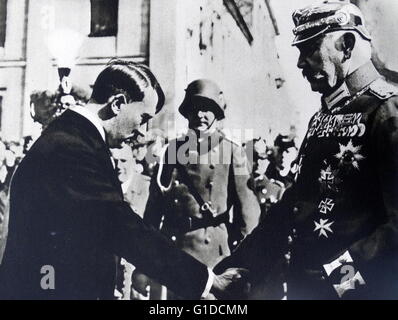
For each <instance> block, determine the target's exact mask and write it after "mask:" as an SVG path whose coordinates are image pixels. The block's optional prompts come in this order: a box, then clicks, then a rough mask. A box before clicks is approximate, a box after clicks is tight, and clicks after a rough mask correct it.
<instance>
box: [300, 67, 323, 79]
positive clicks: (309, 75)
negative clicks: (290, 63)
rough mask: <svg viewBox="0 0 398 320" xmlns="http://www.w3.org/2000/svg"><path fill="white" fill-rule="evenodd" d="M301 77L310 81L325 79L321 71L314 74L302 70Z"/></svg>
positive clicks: (313, 72) (307, 70)
mask: <svg viewBox="0 0 398 320" xmlns="http://www.w3.org/2000/svg"><path fill="white" fill-rule="evenodd" d="M302 75H303V77H304V78H307V79H311V80H320V79H322V78H325V77H326V74H324V72H322V71H317V72H315V71H312V70H309V69H304V70H303V71H302Z"/></svg>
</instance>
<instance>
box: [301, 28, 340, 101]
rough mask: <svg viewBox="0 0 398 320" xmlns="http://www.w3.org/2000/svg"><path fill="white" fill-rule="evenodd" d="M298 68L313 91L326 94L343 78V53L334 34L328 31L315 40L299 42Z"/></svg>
mask: <svg viewBox="0 0 398 320" xmlns="http://www.w3.org/2000/svg"><path fill="white" fill-rule="evenodd" d="M297 47H298V49H299V51H300V57H299V60H298V63H297V66H298V68H300V69H302V70H303V76H304V77H306V78H307V80H308V81H309V83H310V84H311V88H312V90H313V91H317V92H320V93H321V94H328V93H329V92H331V91H332V89H333V88H334V87H335V86H336V85H337V84H340V83H341V82H342V81H343V80H344V66H343V61H344V53H343V52H342V50H339V48H338V44H337V41H336V35H335V34H334V33H329V34H326V35H324V36H321V37H320V38H318V39H316V40H309V41H306V42H304V43H302V44H299V45H298V46H297Z"/></svg>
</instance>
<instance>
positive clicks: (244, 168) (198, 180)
mask: <svg viewBox="0 0 398 320" xmlns="http://www.w3.org/2000/svg"><path fill="white" fill-rule="evenodd" d="M190 142H193V144H192V143H190ZM175 155H177V157H175ZM173 156H174V159H173ZM185 156H186V157H185ZM184 157H185V158H184ZM184 159H185V160H184ZM175 160H177V161H178V162H179V164H180V165H181V166H183V167H184V168H185V169H184V170H186V173H187V175H188V177H189V179H190V180H191V182H192V185H193V187H194V188H195V189H196V190H197V192H198V193H199V194H200V196H201V197H202V199H203V201H205V202H208V203H211V207H212V209H213V211H214V217H215V218H217V217H219V216H220V215H223V214H224V216H226V217H227V219H226V220H224V221H220V222H218V223H217V222H216V223H209V225H205V226H203V227H199V228H195V227H193V228H192V229H189V228H188V229H187V228H186V227H185V226H186V225H187V222H188V223H189V222H190V221H191V220H192V219H193V220H194V221H197V222H199V223H200V222H201V221H202V220H203V219H205V218H206V217H204V213H203V212H202V211H201V209H200V205H199V203H198V201H197V199H195V196H194V195H193V194H192V190H190V188H189V186H187V183H186V181H185V180H184V177H183V176H182V174H181V170H182V169H181V167H179V166H178V165H177V166H176V165H175ZM250 172H251V171H250V168H249V165H248V161H247V158H246V155H245V151H244V150H243V148H242V147H241V146H239V145H237V144H236V143H234V142H232V141H230V140H229V139H227V138H226V137H225V136H224V135H223V134H222V133H221V132H219V131H216V132H215V133H214V134H212V135H211V136H209V137H208V138H207V139H205V140H204V141H202V142H199V143H197V140H196V136H195V135H194V133H193V132H191V131H190V132H189V133H188V135H187V136H186V137H185V138H183V139H179V140H174V141H172V142H171V143H170V145H169V146H168V147H167V152H166V153H165V155H164V157H163V161H162V162H161V163H160V166H159V169H158V172H157V175H156V176H155V178H154V179H153V181H152V184H151V187H150V195H149V200H148V204H147V208H146V210H145V214H144V220H145V221H146V222H147V223H149V224H151V225H153V226H155V227H159V228H161V230H162V231H163V232H164V233H165V234H166V235H167V236H168V237H169V238H170V239H172V240H173V241H174V242H175V243H176V245H177V246H178V247H179V248H181V249H183V250H184V251H186V252H187V253H189V254H191V255H192V256H194V257H195V258H196V259H198V260H199V261H201V262H202V263H204V264H206V265H207V266H208V267H213V266H214V265H216V264H217V263H218V262H219V261H221V260H222V259H223V258H224V257H226V256H228V255H229V254H230V245H231V237H233V235H235V236H236V235H237V234H239V236H238V237H237V238H234V240H240V239H241V238H243V237H245V236H246V235H247V234H249V233H250V232H251V231H252V230H253V229H254V228H255V227H256V226H257V224H258V222H259V216H260V207H259V204H258V201H257V199H256V196H255V194H254V192H253V190H252V189H251V185H252V181H251V173H250ZM188 185H189V183H188ZM230 209H231V210H230ZM229 211H231V213H232V216H231V217H230V218H228V212H229ZM225 213H227V215H226V214H225ZM228 220H229V221H232V224H230V223H229V221H228ZM239 238H240V239H239ZM232 242H233V241H232Z"/></svg>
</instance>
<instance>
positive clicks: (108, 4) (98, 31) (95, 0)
mask: <svg viewBox="0 0 398 320" xmlns="http://www.w3.org/2000/svg"><path fill="white" fill-rule="evenodd" d="M118 8H119V0H91V30H90V35H89V36H90V37H111V36H116V34H117V23H118Z"/></svg>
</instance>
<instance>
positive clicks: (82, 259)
mask: <svg viewBox="0 0 398 320" xmlns="http://www.w3.org/2000/svg"><path fill="white" fill-rule="evenodd" d="M10 197H11V198H10V201H11V202H10V222H9V238H8V243H7V247H6V252H5V256H4V261H3V265H2V266H1V269H0V296H1V298H11V299H20V298H21V299H111V298H112V296H113V290H114V279H115V273H116V261H117V256H119V257H124V258H125V259H126V260H128V261H129V262H131V263H133V264H134V265H135V266H136V267H137V268H139V269H141V270H145V272H146V273H147V274H148V275H149V276H151V277H153V278H155V279H157V280H158V281H159V282H161V283H162V284H165V285H167V286H168V287H170V288H172V289H173V290H174V291H175V292H178V293H179V294H180V295H181V296H183V297H185V298H188V299H196V298H200V296H201V294H202V292H203V290H204V287H205V284H206V281H207V278H208V272H207V268H206V267H205V266H204V265H202V264H201V263H199V262H198V261H197V260H195V259H194V258H192V257H191V256H189V255H188V254H186V253H184V252H182V251H180V250H178V249H176V248H175V247H174V246H173V245H171V244H170V243H169V241H168V240H167V239H166V238H164V237H163V236H162V235H161V234H160V233H158V232H156V231H155V230H154V229H151V228H149V227H147V226H146V225H145V224H144V223H143V221H142V219H141V218H140V217H139V216H138V215H136V214H135V213H134V212H133V211H132V210H131V208H130V206H129V205H128V204H127V203H126V202H124V201H123V195H122V191H121V188H120V183H119V181H118V179H117V175H116V173H115V171H114V169H113V166H112V163H111V160H110V157H109V150H108V147H107V145H106V144H105V143H104V141H103V140H102V138H101V135H100V134H99V132H98V131H97V129H96V128H95V126H94V125H93V124H91V123H90V122H89V121H88V120H87V119H86V118H84V117H82V116H80V115H79V114H77V113H75V112H73V111H67V112H65V113H64V114H63V115H62V116H61V117H60V118H59V119H57V120H56V121H54V122H53V123H51V125H50V126H49V127H48V128H47V129H46V130H45V132H44V133H43V134H42V136H41V137H40V138H39V139H38V141H37V142H36V143H35V145H34V146H33V147H32V149H31V150H30V152H29V153H28V154H27V156H26V157H25V158H24V160H23V161H22V163H21V164H20V166H19V168H18V170H17V171H16V173H15V175H14V177H13V180H12V185H11V194H10ZM48 265H49V266H52V267H53V268H54V271H55V289H54V290H44V289H43V288H42V285H43V283H41V282H44V288H45V287H46V286H45V282H46V278H45V276H46V275H47V273H45V272H44V271H43V270H42V267H43V266H48ZM41 271H43V272H44V274H42V273H41Z"/></svg>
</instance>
